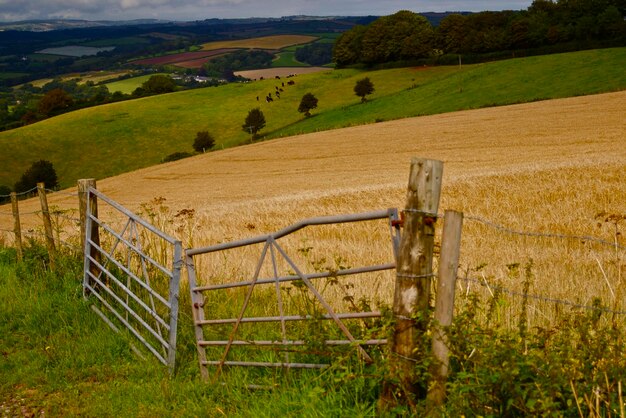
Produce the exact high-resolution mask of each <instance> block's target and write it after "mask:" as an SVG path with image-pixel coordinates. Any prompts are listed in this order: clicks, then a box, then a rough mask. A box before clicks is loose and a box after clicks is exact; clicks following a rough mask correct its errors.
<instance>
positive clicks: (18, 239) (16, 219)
mask: <svg viewBox="0 0 626 418" xmlns="http://www.w3.org/2000/svg"><path fill="white" fill-rule="evenodd" d="M11 209H12V210H13V233H14V234H15V248H16V249H17V259H18V261H22V259H23V258H24V250H23V249H22V227H21V224H20V209H19V206H18V204H17V193H15V192H11Z"/></svg>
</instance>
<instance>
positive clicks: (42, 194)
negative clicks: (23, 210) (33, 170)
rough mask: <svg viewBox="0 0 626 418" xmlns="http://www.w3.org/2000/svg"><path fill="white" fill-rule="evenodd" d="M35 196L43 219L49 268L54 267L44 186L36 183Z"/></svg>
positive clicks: (53, 253)
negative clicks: (37, 197) (36, 195)
mask: <svg viewBox="0 0 626 418" xmlns="http://www.w3.org/2000/svg"><path fill="white" fill-rule="evenodd" d="M37 194H39V203H40V204H41V217H42V218H43V227H44V231H45V233H46V247H48V255H49V256H50V266H54V258H55V256H56V247H55V245H54V233H53V232H52V221H51V220H50V211H49V210H48V198H47V197H46V186H45V184H43V183H37Z"/></svg>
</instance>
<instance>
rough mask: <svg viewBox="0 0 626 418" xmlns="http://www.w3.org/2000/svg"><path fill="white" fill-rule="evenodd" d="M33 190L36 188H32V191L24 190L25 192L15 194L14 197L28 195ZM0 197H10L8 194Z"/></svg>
mask: <svg viewBox="0 0 626 418" xmlns="http://www.w3.org/2000/svg"><path fill="white" fill-rule="evenodd" d="M35 190H37V187H33V188H32V189H30V190H26V191H25V192H19V193H15V195H16V196H24V195H26V194H29V193H31V192H33V191H35ZM0 197H11V195H10V194H0Z"/></svg>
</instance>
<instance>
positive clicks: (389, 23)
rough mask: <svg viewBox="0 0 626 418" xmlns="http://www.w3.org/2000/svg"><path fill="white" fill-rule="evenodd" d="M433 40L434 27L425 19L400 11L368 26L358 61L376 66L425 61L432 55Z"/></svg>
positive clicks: (406, 11)
mask: <svg viewBox="0 0 626 418" xmlns="http://www.w3.org/2000/svg"><path fill="white" fill-rule="evenodd" d="M433 40H434V31H433V28H432V26H431V24H430V23H429V22H428V20H427V19H426V18H425V17H423V16H420V15H418V14H417V13H413V12H410V11H408V10H401V11H399V12H397V13H395V14H393V15H391V16H383V17H381V18H379V19H377V20H376V21H374V22H372V24H371V25H369V26H368V28H367V31H366V32H365V34H364V35H363V38H362V41H361V42H362V50H361V61H362V62H364V63H366V64H376V63H382V62H389V61H399V60H412V59H418V58H424V57H427V56H428V55H429V54H430V53H431V51H432V48H433Z"/></svg>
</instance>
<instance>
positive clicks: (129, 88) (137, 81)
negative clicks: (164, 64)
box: [105, 73, 161, 94]
mask: <svg viewBox="0 0 626 418" xmlns="http://www.w3.org/2000/svg"><path fill="white" fill-rule="evenodd" d="M157 74H161V73H155V74H148V75H142V76H139V77H132V78H127V79H124V80H118V81H112V82H110V83H106V84H105V86H106V88H108V89H109V91H110V92H111V93H115V92H116V91H119V92H122V93H124V94H131V93H132V92H133V91H135V89H136V88H137V87H141V85H142V84H143V83H145V82H146V81H148V79H149V78H150V77H152V76H153V75H157Z"/></svg>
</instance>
